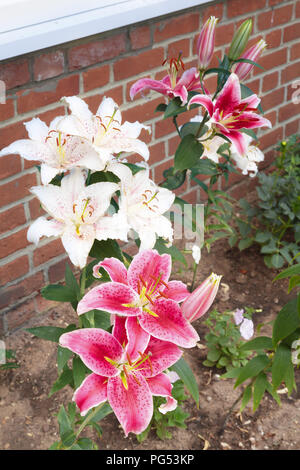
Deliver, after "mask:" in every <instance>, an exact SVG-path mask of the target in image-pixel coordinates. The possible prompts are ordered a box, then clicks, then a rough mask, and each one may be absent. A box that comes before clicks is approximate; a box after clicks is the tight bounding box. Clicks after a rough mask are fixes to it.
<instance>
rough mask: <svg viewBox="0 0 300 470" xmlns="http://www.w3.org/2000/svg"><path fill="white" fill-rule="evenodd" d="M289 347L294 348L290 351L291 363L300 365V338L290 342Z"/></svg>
mask: <svg viewBox="0 0 300 470" xmlns="http://www.w3.org/2000/svg"><path fill="white" fill-rule="evenodd" d="M291 348H292V349H294V351H292V363H293V364H295V365H296V366H299V365H300V339H297V340H295V341H293V342H292V345H291Z"/></svg>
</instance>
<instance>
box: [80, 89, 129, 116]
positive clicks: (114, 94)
mask: <svg viewBox="0 0 300 470" xmlns="http://www.w3.org/2000/svg"><path fill="white" fill-rule="evenodd" d="M104 96H107V97H108V96H109V97H110V98H112V99H113V100H114V101H115V102H116V103H117V104H118V105H119V106H120V105H121V104H122V103H123V87H122V86H118V87H116V88H112V89H111V90H109V91H108V92H106V93H105V94H103V93H101V94H99V93H97V94H96V95H93V96H89V97H86V98H84V101H85V102H86V104H87V105H88V107H89V108H90V110H91V111H92V113H94V114H95V113H96V111H97V109H98V108H99V105H100V103H101V101H102V99H103V98H104Z"/></svg>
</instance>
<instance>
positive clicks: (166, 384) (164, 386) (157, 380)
mask: <svg viewBox="0 0 300 470" xmlns="http://www.w3.org/2000/svg"><path fill="white" fill-rule="evenodd" d="M147 383H148V385H149V388H150V390H151V393H152V395H156V396H160V397H167V402H166V403H163V404H162V405H160V407H159V411H160V412H161V413H162V414H166V413H167V412H168V411H173V410H175V409H176V408H177V400H175V398H173V397H172V384H171V381H170V379H169V377H168V376H167V375H166V374H158V375H156V376H155V377H151V378H149V379H147Z"/></svg>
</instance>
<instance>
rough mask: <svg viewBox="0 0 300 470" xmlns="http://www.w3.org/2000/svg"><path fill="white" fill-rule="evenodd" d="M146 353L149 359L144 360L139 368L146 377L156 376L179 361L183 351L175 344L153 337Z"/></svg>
mask: <svg viewBox="0 0 300 470" xmlns="http://www.w3.org/2000/svg"><path fill="white" fill-rule="evenodd" d="M145 355H146V356H147V355H149V360H147V361H145V362H143V364H141V367H140V368H139V369H138V370H139V372H140V373H141V374H142V375H143V376H144V377H147V378H148V377H154V376H155V375H157V374H160V373H161V372H163V371H164V370H166V369H168V367H171V366H172V365H173V364H175V362H177V361H178V360H179V359H180V358H181V356H182V351H181V350H180V349H179V348H178V346H176V345H175V344H173V343H171V342H168V341H161V340H160V339H157V338H153V337H151V339H150V341H149V344H148V347H147V349H146V350H145Z"/></svg>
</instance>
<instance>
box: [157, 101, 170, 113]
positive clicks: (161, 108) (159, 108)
mask: <svg viewBox="0 0 300 470" xmlns="http://www.w3.org/2000/svg"><path fill="white" fill-rule="evenodd" d="M166 109H167V105H166V104H165V103H159V105H158V106H156V108H155V110H154V112H155V113H157V112H158V113H164V112H165V110H166Z"/></svg>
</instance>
